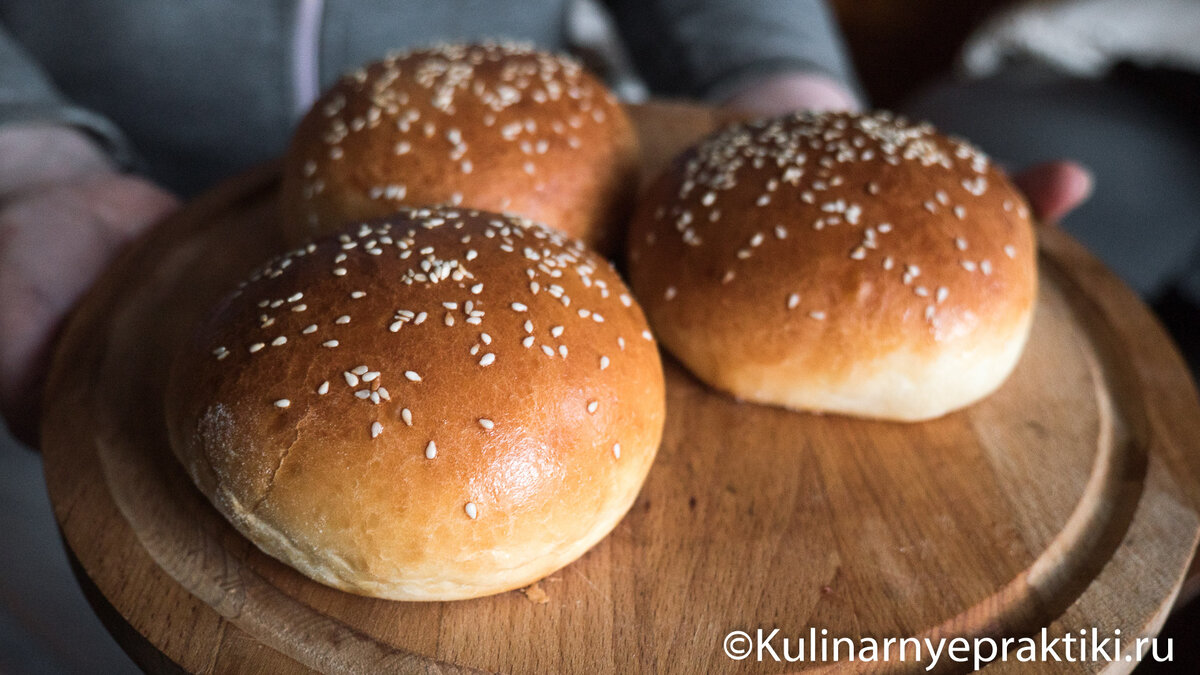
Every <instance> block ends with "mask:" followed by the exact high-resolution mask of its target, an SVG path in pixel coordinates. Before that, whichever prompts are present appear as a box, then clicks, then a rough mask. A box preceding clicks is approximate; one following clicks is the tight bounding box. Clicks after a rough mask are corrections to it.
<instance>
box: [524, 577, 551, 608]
mask: <svg viewBox="0 0 1200 675" xmlns="http://www.w3.org/2000/svg"><path fill="white" fill-rule="evenodd" d="M538 583H539V582H537V581H535V582H533V583H532V584H530V585H528V586H526V587H525V588H522V589H521V592H522V593H524V594H525V597H526V598H527V599H528V600H529V601H530V602H532V603H533V604H535V605H544V604H546V603H548V602H550V596H549V595H546V591H543V590H542V587H541V586H539V585H538Z"/></svg>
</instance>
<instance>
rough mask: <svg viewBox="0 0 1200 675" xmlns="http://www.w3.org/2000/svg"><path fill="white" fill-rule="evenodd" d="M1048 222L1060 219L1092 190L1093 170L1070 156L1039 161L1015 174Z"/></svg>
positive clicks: (1042, 218)
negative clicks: (1069, 158) (1066, 158)
mask: <svg viewBox="0 0 1200 675" xmlns="http://www.w3.org/2000/svg"><path fill="white" fill-rule="evenodd" d="M1013 180H1014V181H1015V182H1016V184H1017V186H1018V187H1020V188H1021V191H1022V192H1024V193H1025V196H1026V198H1028V199H1029V205H1030V206H1031V207H1033V213H1034V215H1035V216H1036V217H1037V219H1038V220H1039V221H1041V222H1044V223H1056V222H1058V221H1059V220H1061V219H1062V218H1063V217H1064V216H1066V215H1067V214H1068V213H1070V212H1071V211H1072V210H1074V209H1075V208H1076V207H1078V206H1079V205H1080V204H1082V203H1083V202H1085V201H1086V200H1087V198H1088V197H1089V196H1090V195H1091V194H1092V174H1091V172H1089V171H1088V170H1087V169H1085V168H1084V167H1083V166H1082V165H1080V164H1079V163H1077V162H1072V161H1070V160H1056V161H1053V162H1045V163H1042V164H1035V165H1033V166H1030V167H1028V168H1026V169H1024V170H1023V171H1021V172H1019V173H1017V174H1016V175H1015V176H1013Z"/></svg>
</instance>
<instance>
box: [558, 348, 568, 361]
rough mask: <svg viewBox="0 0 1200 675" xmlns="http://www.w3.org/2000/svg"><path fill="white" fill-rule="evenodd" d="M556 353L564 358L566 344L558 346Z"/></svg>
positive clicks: (565, 355)
mask: <svg viewBox="0 0 1200 675" xmlns="http://www.w3.org/2000/svg"><path fill="white" fill-rule="evenodd" d="M558 355H559V356H561V357H563V358H564V359H565V358H567V346H566V345H559V346H558Z"/></svg>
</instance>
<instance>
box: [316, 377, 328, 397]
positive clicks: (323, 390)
mask: <svg viewBox="0 0 1200 675" xmlns="http://www.w3.org/2000/svg"><path fill="white" fill-rule="evenodd" d="M317 393H318V394H320V395H321V396H324V395H325V394H328V393H329V380H325V381H324V382H322V383H321V384H320V386H318V387H317Z"/></svg>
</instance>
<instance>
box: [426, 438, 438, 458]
mask: <svg viewBox="0 0 1200 675" xmlns="http://www.w3.org/2000/svg"><path fill="white" fill-rule="evenodd" d="M434 457H437V444H436V443H434V442H433V441H429V444H428V445H426V446H425V459H433V458H434Z"/></svg>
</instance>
